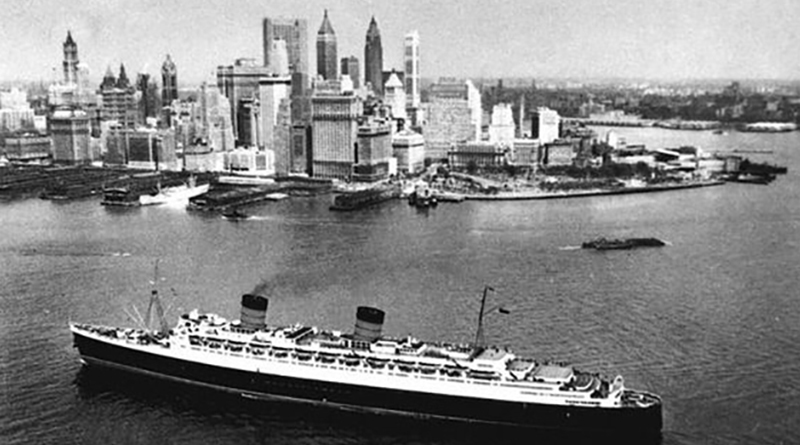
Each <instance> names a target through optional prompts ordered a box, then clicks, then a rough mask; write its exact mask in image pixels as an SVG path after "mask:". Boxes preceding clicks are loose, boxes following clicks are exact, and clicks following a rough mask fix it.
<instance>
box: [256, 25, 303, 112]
mask: <svg viewBox="0 0 800 445" xmlns="http://www.w3.org/2000/svg"><path fill="white" fill-rule="evenodd" d="M273 40H283V41H285V42H286V51H287V53H288V58H289V72H290V73H291V76H292V96H302V95H303V94H305V92H306V91H307V90H308V88H309V77H308V74H309V71H308V21H307V20H306V19H298V18H274V17H267V18H265V19H264V42H263V44H264V66H266V67H269V66H270V65H272V63H273V61H272V58H273V57H272V54H273V53H274V50H273V46H272V41H273Z"/></svg>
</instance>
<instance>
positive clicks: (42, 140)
mask: <svg viewBox="0 0 800 445" xmlns="http://www.w3.org/2000/svg"><path fill="white" fill-rule="evenodd" d="M3 154H4V155H5V157H6V159H8V160H9V161H16V162H40V161H44V160H47V159H50V158H51V157H52V156H53V140H52V139H51V138H50V136H48V135H45V134H41V133H36V132H25V133H15V134H12V135H9V136H6V138H5V148H4V150H3Z"/></svg>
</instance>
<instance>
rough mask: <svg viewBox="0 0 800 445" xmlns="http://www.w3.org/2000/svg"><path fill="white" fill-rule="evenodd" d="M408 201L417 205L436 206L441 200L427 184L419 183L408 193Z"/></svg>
mask: <svg viewBox="0 0 800 445" xmlns="http://www.w3.org/2000/svg"><path fill="white" fill-rule="evenodd" d="M408 203H409V204H411V205H413V206H416V207H422V208H424V207H435V206H436V205H437V204H439V200H438V199H437V198H436V195H434V193H433V190H431V189H430V187H428V186H426V185H418V186H417V187H416V189H415V190H414V191H413V192H412V193H411V194H410V195H408Z"/></svg>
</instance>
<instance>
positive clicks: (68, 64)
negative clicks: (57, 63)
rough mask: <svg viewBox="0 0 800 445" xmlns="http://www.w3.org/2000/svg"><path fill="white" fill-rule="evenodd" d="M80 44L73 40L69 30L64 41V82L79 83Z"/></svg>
mask: <svg viewBox="0 0 800 445" xmlns="http://www.w3.org/2000/svg"><path fill="white" fill-rule="evenodd" d="M78 63H79V62H78V45H77V44H76V43H75V41H74V40H72V33H71V32H69V31H67V40H66V41H64V83H65V84H67V85H69V84H75V85H77V84H78Z"/></svg>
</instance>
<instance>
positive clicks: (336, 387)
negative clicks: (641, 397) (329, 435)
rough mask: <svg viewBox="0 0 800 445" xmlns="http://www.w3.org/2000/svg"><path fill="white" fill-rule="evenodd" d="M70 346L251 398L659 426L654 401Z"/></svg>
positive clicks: (628, 430) (83, 343)
mask: <svg viewBox="0 0 800 445" xmlns="http://www.w3.org/2000/svg"><path fill="white" fill-rule="evenodd" d="M74 344H75V346H76V347H77V348H78V350H79V351H80V354H81V357H82V358H83V361H84V363H86V364H88V365H92V366H95V365H98V366H103V367H110V368H116V369H119V370H123V371H128V372H134V373H140V374H144V375H147V376H150V377H155V378H163V379H169V380H173V381H179V382H183V383H187V384H193V385H200V386H203V387H207V388H210V389H215V390H221V391H227V392H232V393H238V394H241V395H242V396H244V397H248V398H252V399H262V398H263V399H287V400H293V401H300V402H310V403H315V404H321V405H331V406H333V407H340V408H347V409H352V408H356V409H361V410H366V411H376V412H383V413H395V414H404V415H411V416H417V417H431V418H443V419H453V420H459V421H468V422H480V423H488V424H499V425H509V426H514V427H532V428H547V429H550V428H552V429H560V430H573V431H607V432H614V433H615V434H616V433H619V434H623V435H636V436H640V435H641V436H647V437H657V436H659V435H660V431H661V426H662V416H661V406H660V405H654V406H651V407H648V408H598V407H582V406H562V405H544V404H531V403H522V402H508V401H497V400H486V399H478V398H470V397H462V396H446V395H439V394H430V393H424V392H418V391H402V390H396V389H386V388H374V387H368V386H361V385H352V384H342V383H333V382H326V381H319V380H309V379H302V378H292V377H285V376H278V375H271V374H265V373H258V372H248V371H242V370H236V369H229V368H224V367H219V366H212V365H208V364H203V363H198V362H193V361H187V360H181V359H176V358H171V357H166V356H162V355H159V354H151V353H147V352H143V351H138V350H134V349H130V348H126V347H124V346H119V345H114V344H111V343H107V342H103V341H100V340H96V339H94V338H91V337H88V336H84V335H81V334H80V333H78V332H76V333H74ZM298 366H299V365H298ZM476 384H478V383H476Z"/></svg>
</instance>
